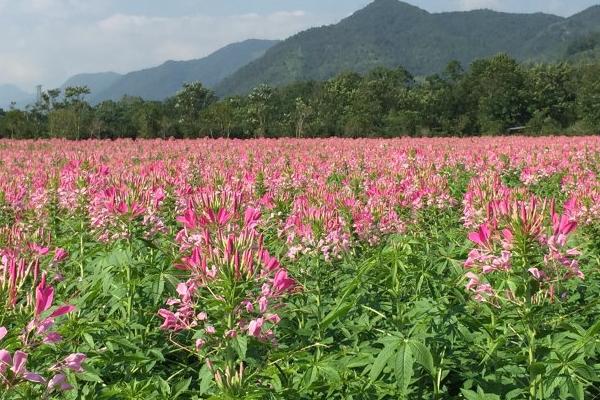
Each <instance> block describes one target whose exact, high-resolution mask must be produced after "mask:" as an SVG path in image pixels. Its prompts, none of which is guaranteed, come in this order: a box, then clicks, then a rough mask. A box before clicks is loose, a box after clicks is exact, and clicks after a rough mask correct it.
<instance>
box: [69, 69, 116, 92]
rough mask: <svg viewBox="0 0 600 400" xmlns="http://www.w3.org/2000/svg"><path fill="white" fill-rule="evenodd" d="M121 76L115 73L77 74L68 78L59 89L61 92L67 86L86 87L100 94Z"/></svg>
mask: <svg viewBox="0 0 600 400" xmlns="http://www.w3.org/2000/svg"><path fill="white" fill-rule="evenodd" d="M122 76H123V75H121V74H117V73H116V72H100V73H95V74H79V75H75V76H72V77H71V78H69V79H68V80H67V81H66V82H65V83H63V85H62V86H61V87H60V88H61V89H62V90H63V91H64V89H65V88H67V87H69V86H87V87H88V88H90V91H91V92H92V94H93V93H100V92H102V91H104V90H106V89H107V88H109V87H110V86H111V85H112V84H113V83H115V82H116V81H118V80H119V79H120V78H121V77H122Z"/></svg>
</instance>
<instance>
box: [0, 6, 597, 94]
mask: <svg viewBox="0 0 600 400" xmlns="http://www.w3.org/2000/svg"><path fill="white" fill-rule="evenodd" d="M369 2H370V0H0V35H1V37H0V84H6V83H10V84H15V85H17V86H19V87H21V88H22V89H25V90H26V91H28V92H33V87H34V86H35V85H37V84H43V85H44V86H45V87H46V88H48V87H57V86H60V85H61V84H62V83H63V82H64V81H65V80H66V79H67V78H68V77H70V76H72V75H75V74H78V73H82V72H104V71H115V72H120V73H125V72H129V71H133V70H136V69H141V68H147V67H151V66H154V65H159V64H161V63H163V62H164V61H166V60H187V59H193V58H200V57H204V56H206V55H208V54H210V53H211V52H213V51H215V50H217V49H219V48H221V47H223V46H225V45H227V44H229V43H233V42H237V41H241V40H244V39H250V38H257V39H284V38H286V37H288V36H290V35H293V34H295V33H297V32H299V31H302V30H304V29H307V28H310V27H313V26H321V25H325V24H331V23H335V22H338V21H339V20H340V19H342V18H345V17H347V16H349V15H350V14H351V13H352V12H354V11H356V10H358V9H360V8H362V7H364V6H365V5H367V4H368V3H369ZM409 2H410V3H411V4H413V5H416V6H418V7H421V8H423V9H425V10H427V11H430V12H442V11H458V10H461V11H463V10H472V9H478V8H490V9H494V10H498V11H510V12H537V11H543V12H547V13H553V14H557V15H562V16H570V15H572V14H574V13H577V12H579V11H581V10H583V9H585V8H587V7H589V6H592V5H594V4H598V3H599V0H409Z"/></svg>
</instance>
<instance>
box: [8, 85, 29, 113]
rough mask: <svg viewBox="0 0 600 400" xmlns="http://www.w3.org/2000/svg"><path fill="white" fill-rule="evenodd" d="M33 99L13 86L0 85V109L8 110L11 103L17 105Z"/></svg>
mask: <svg viewBox="0 0 600 400" xmlns="http://www.w3.org/2000/svg"><path fill="white" fill-rule="evenodd" d="M33 98H34V95H32V94H31V93H27V92H25V91H24V90H22V89H20V88H18V87H17V86H15V85H0V108H3V109H5V110H8V108H9V107H10V104H11V102H13V101H14V102H15V103H17V105H20V104H22V103H23V102H28V101H30V100H32V99H33Z"/></svg>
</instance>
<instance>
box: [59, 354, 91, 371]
mask: <svg viewBox="0 0 600 400" xmlns="http://www.w3.org/2000/svg"><path fill="white" fill-rule="evenodd" d="M86 359H87V356H86V355H85V354H82V353H73V354H71V355H69V356H68V357H67V358H65V360H64V361H63V362H64V365H65V366H66V367H67V368H69V369H70V370H71V371H74V372H83V368H82V366H81V363H83V362H84V361H85V360H86Z"/></svg>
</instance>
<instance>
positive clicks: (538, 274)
mask: <svg viewBox="0 0 600 400" xmlns="http://www.w3.org/2000/svg"><path fill="white" fill-rule="evenodd" d="M528 271H529V273H530V274H531V275H532V276H533V277H534V278H535V280H536V281H541V280H543V279H544V278H545V277H546V274H545V273H544V271H540V270H539V269H537V268H529V269H528Z"/></svg>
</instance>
